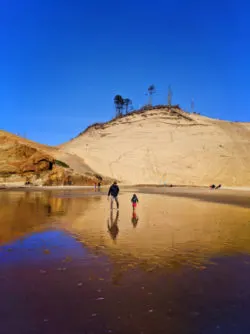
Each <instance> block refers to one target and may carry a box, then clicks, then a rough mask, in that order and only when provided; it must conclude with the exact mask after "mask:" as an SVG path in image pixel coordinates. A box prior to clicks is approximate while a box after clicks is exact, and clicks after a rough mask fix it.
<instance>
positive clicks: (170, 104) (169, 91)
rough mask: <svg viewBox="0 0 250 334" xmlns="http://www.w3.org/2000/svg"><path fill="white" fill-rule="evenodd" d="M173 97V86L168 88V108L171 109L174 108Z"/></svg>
mask: <svg viewBox="0 0 250 334" xmlns="http://www.w3.org/2000/svg"><path fill="white" fill-rule="evenodd" d="M172 97H173V92H172V89H171V86H170V85H169V86H168V106H169V107H171V106H172Z"/></svg>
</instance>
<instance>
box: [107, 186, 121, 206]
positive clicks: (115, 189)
mask: <svg viewBox="0 0 250 334" xmlns="http://www.w3.org/2000/svg"><path fill="white" fill-rule="evenodd" d="M119 191H120V189H119V187H118V185H117V182H116V181H114V183H113V184H112V186H111V187H110V188H109V192H108V199H109V196H110V197H111V201H110V209H111V210H113V202H114V201H115V202H116V208H117V210H119V202H118V198H117V197H118V194H119Z"/></svg>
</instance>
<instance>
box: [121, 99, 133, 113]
mask: <svg viewBox="0 0 250 334" xmlns="http://www.w3.org/2000/svg"><path fill="white" fill-rule="evenodd" d="M123 102H124V107H125V113H126V114H127V113H128V112H129V106H131V105H132V101H131V100H130V99H128V98H127V99H124V100H123Z"/></svg>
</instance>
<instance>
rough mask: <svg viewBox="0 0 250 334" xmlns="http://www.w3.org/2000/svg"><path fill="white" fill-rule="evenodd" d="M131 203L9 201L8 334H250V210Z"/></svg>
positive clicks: (5, 197)
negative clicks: (112, 206) (112, 205)
mask: <svg viewBox="0 0 250 334" xmlns="http://www.w3.org/2000/svg"><path fill="white" fill-rule="evenodd" d="M158 190H159V189H157V191H158ZM167 190H168V189H167ZM151 191H152V190H151ZM154 191H156V190H155V189H154ZM160 191H166V189H161V190H160ZM170 191H172V189H170ZM174 191H177V190H174ZM200 191H201V190H200ZM131 195H132V193H131V192H129V189H126V191H125V190H124V191H123V192H122V194H121V196H120V205H121V208H120V211H117V210H113V211H112V212H110V210H109V203H108V201H107V199H106V196H104V193H103V194H102V193H95V194H94V195H91V196H86V193H85V192H84V191H82V190H80V191H73V192H72V191H68V190H67V191H59V190H56V191H52V192H44V191H41V192H21V191H14V192H1V193H0V203H1V210H0V283H1V284H0V295H1V301H2V303H0V333H1V334H7V333H11V334H16V333H17V334H31V333H43V334H52V333H53V334H54V333H61V334H78V333H79V334H80V333H81V334H82V333H88V334H89V333H92V334H99V333H122V334H123V333H124V334H125V333H126V334H127V333H132V334H133V333H134V334H137V333H140V334H151V333H152V334H153V333H164V334H165V333H168V334H175V333H176V334H177V333H178V334H179V333H180V334H182V333H183V334H186V333H192V334H193V333H194V334H196V333H197V334H198V333H199V334H200V333H204V334H208V333H223V334H228V333H241V334H244V333H249V330H250V320H249V316H248V313H247V311H248V309H249V307H250V299H249V294H250V286H249V279H248V278H249V275H250V219H249V217H250V210H249V209H248V208H247V207H242V206H239V205H234V206H233V205H229V204H225V203H224V204H223V205H221V204H220V203H213V202H210V201H206V200H205V201H204V200H196V199H194V198H184V197H182V196H181V197H178V196H165V195H159V194H143V193H139V194H138V197H139V201H140V203H139V205H138V208H137V209H136V212H133V211H132V208H131V204H130V198H131ZM213 196H214V195H213ZM216 196H218V195H217V194H216Z"/></svg>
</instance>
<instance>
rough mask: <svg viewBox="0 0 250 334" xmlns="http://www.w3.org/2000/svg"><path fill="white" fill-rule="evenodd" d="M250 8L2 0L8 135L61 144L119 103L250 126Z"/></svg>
mask: <svg viewBox="0 0 250 334" xmlns="http://www.w3.org/2000/svg"><path fill="white" fill-rule="evenodd" d="M249 11H250V4H249V5H248V4H247V1H242V0H239V1H230V0H218V1H215V0H210V1H206V0H204V1H202V0H199V1H197V0H193V1H191V0H172V1H168V0H154V1H151V2H150V1H145V0H126V1H123V0H119V1H118V0H116V1H115V0H106V1H101V0H99V1H97V0H89V1H86V0H71V1H69V0H67V1H66V0H22V1H20V0H1V1H0V112H1V126H0V128H1V129H5V130H7V131H10V132H14V133H19V134H20V135H26V136H27V138H29V139H32V140H36V141H39V142H42V143H47V144H52V145H53V144H59V143H61V142H64V141H67V140H68V139H70V138H72V137H74V136H75V135H77V134H78V133H79V132H80V131H82V130H83V129H84V128H85V127H86V126H88V125H89V124H90V123H93V122H98V121H105V120H108V119H110V118H111V117H112V116H113V115H114V112H115V111H114V106H113V97H114V95H115V94H121V95H122V96H124V97H129V98H131V99H132V100H133V105H134V107H135V108H138V107H139V106H142V105H143V104H145V103H146V100H147V97H146V96H145V95H144V93H145V92H146V90H147V87H148V86H149V85H150V84H155V86H156V88H157V95H156V96H155V98H154V103H155V104H156V103H166V101H167V89H168V85H169V84H171V86H172V90H173V94H174V95H173V103H178V104H180V105H181V107H183V108H184V109H189V110H190V101H191V98H192V97H193V98H194V100H195V109H196V111H197V112H200V113H202V114H205V115H208V116H211V117H216V118H221V119H229V120H241V121H250V112H249V108H250V73H249V72H250V37H249V36H250V23H249Z"/></svg>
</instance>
